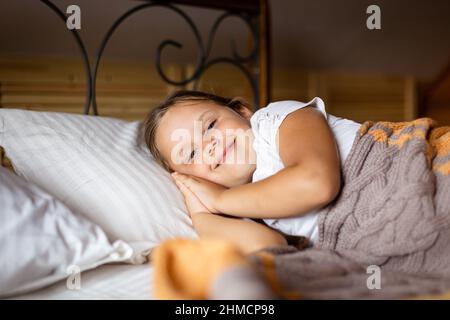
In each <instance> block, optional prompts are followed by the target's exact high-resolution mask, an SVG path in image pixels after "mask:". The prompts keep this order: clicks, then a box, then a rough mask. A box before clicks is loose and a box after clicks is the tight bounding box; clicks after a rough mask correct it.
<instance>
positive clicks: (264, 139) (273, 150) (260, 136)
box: [250, 97, 361, 242]
mask: <svg viewBox="0 0 450 320" xmlns="http://www.w3.org/2000/svg"><path fill="white" fill-rule="evenodd" d="M307 106H314V107H315V108H317V109H318V110H320V111H321V112H322V113H323V115H324V116H325V118H326V119H327V121H328V124H329V125H330V128H331V129H332V131H333V133H334V136H335V139H336V143H337V146H338V149H339V156H340V160H341V167H342V165H343V163H344V161H345V159H346V158H347V156H348V154H349V153H350V149H351V147H352V144H353V141H354V139H355V136H356V133H357V131H358V129H359V127H360V126H361V124H359V123H356V122H354V121H351V120H347V119H343V118H338V117H335V116H332V115H331V114H327V112H326V110H325V104H324V102H323V101H322V99H320V98H318V97H316V98H314V99H313V100H311V101H310V102H308V103H302V102H298V101H279V102H273V103H270V104H269V105H268V106H267V107H265V108H261V109H259V110H258V111H256V112H255V113H254V114H253V116H252V117H251V119H250V122H251V126H252V131H253V134H254V137H255V139H254V142H253V149H254V150H255V152H256V170H255V172H254V173H253V178H252V182H256V181H259V180H262V179H265V178H267V177H269V176H271V175H273V174H275V173H277V172H278V171H280V170H281V169H283V168H284V165H283V162H282V161H281V158H280V155H279V153H278V149H277V144H276V136H277V132H278V128H279V127H280V125H281V123H282V122H283V120H284V119H285V118H286V116H287V115H288V114H290V113H291V112H293V111H295V110H298V109H301V108H304V107H307ZM264 221H265V223H267V224H268V225H270V226H271V227H272V228H275V229H277V230H280V231H282V232H284V233H285V234H290V235H296V236H305V237H307V238H309V239H310V240H311V241H312V242H315V241H316V240H317V239H318V236H319V230H318V215H317V212H316V211H311V212H308V213H306V214H304V215H302V216H299V217H293V218H280V219H264Z"/></svg>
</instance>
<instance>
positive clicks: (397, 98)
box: [0, 58, 417, 122]
mask: <svg viewBox="0 0 450 320" xmlns="http://www.w3.org/2000/svg"><path fill="white" fill-rule="evenodd" d="M193 68H194V67H193V66H181V65H166V66H165V70H166V72H167V74H168V75H170V76H171V77H173V78H174V79H180V77H182V76H183V75H186V74H187V75H189V74H191V73H192V72H193ZM188 88H192V85H189V86H188ZM174 89H175V88H174V87H172V86H170V85H167V84H165V83H164V82H163V81H162V80H161V79H160V78H159V76H158V74H157V73H156V70H155V68H154V66H153V64H152V62H150V61H149V62H119V61H105V62H104V63H102V65H101V66H100V69H99V75H98V79H97V102H98V107H99V112H100V113H101V115H104V116H112V117H118V118H123V119H127V120H134V119H142V118H143V117H144V116H145V114H147V112H148V111H149V110H150V109H151V108H152V107H153V106H155V105H156V104H158V102H160V101H161V100H162V99H164V97H165V96H166V95H167V94H168V93H169V92H171V91H172V90H174ZM199 89H202V90H208V91H212V92H214V93H216V94H221V95H226V96H243V97H244V98H246V99H248V100H249V101H252V97H251V90H250V86H249V84H248V83H247V82H246V80H245V78H244V76H243V75H242V74H240V73H239V71H237V70H236V69H234V68H233V67H230V66H226V65H223V66H216V67H213V68H211V69H210V70H208V72H207V73H206V74H205V75H204V77H203V78H202V79H201V81H200V82H199ZM85 90H86V89H85V77H84V70H83V66H82V64H81V62H79V61H72V60H61V59H59V60H58V59H33V60H28V59H5V58H3V59H0V107H11V108H26V109H30V110H51V111H61V112H70V113H81V112H82V107H83V104H84V98H85ZM416 91H417V90H416V85H415V81H414V79H413V78H411V77H407V76H403V77H402V76H383V75H367V74H331V73H326V72H310V71H305V70H301V69H294V68H277V69H274V70H273V81H272V92H271V93H272V101H275V100H283V99H293V100H300V101H307V100H309V99H311V98H313V97H315V96H320V97H321V98H322V99H324V101H325V103H326V107H327V111H328V112H329V113H331V114H334V115H336V116H340V117H346V118H350V119H354V120H356V121H359V122H362V121H365V120H390V121H401V120H409V119H413V118H415V117H417V102H416Z"/></svg>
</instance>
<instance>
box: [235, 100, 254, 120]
mask: <svg viewBox="0 0 450 320" xmlns="http://www.w3.org/2000/svg"><path fill="white" fill-rule="evenodd" d="M238 113H239V114H240V115H241V116H243V117H244V118H245V119H247V120H250V118H251V117H252V115H253V112H252V111H251V110H250V109H249V108H248V107H247V106H244V105H242V104H241V106H240V108H239V110H238Z"/></svg>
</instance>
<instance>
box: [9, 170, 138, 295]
mask: <svg viewBox="0 0 450 320" xmlns="http://www.w3.org/2000/svg"><path fill="white" fill-rule="evenodd" d="M0 208H1V210H0V270H1V272H0V297H5V296H10V295H14V294H19V293H25V292H28V291H31V290H34V289H38V288H41V287H44V286H46V285H49V284H51V283H54V282H56V281H58V280H61V279H64V278H68V276H70V275H73V272H81V271H84V270H87V269H91V268H94V267H96V266H98V265H100V264H104V263H107V262H112V261H113V262H117V261H123V260H125V259H128V258H130V257H131V255H132V253H133V250H132V248H131V247H130V246H128V245H127V244H126V243H124V242H122V241H117V242H115V243H114V244H111V243H110V242H109V241H108V239H107V237H106V235H105V233H104V232H103V231H102V230H101V229H100V228H99V227H98V226H96V225H95V224H93V223H91V222H90V221H88V220H86V219H84V218H82V217H80V216H77V215H75V214H73V213H72V212H71V211H70V210H69V209H68V208H67V207H66V206H64V205H63V204H62V203H61V202H59V201H58V200H56V199H55V198H54V197H52V196H51V195H49V194H47V193H46V192H44V191H43V190H41V189H40V188H38V187H37V186H35V185H32V184H30V183H29V182H27V181H25V180H24V179H23V178H21V177H19V176H17V175H15V174H13V173H12V172H10V171H8V170H6V169H5V168H2V167H0ZM75 276H76V275H75ZM68 279H69V280H70V281H72V280H74V279H75V278H74V279H71V278H68ZM69 283H70V284H72V285H76V284H77V283H76V282H75V283H72V282H69Z"/></svg>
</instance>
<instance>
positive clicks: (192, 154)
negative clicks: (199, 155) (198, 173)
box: [189, 150, 195, 160]
mask: <svg viewBox="0 0 450 320" xmlns="http://www.w3.org/2000/svg"><path fill="white" fill-rule="evenodd" d="M194 156H195V150H192V152H191V155H190V156H189V160H192V159H193V158H194Z"/></svg>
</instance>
